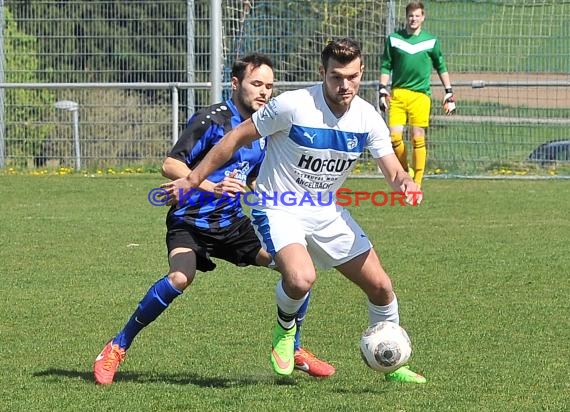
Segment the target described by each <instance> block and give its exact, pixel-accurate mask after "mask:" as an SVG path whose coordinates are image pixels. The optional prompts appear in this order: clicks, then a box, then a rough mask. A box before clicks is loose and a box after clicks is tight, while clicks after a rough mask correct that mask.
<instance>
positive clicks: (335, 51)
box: [321, 37, 362, 70]
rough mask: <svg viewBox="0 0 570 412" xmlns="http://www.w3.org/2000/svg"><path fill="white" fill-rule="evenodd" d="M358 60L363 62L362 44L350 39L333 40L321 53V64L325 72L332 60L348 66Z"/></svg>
mask: <svg viewBox="0 0 570 412" xmlns="http://www.w3.org/2000/svg"><path fill="white" fill-rule="evenodd" d="M357 58H360V59H361V60H362V52H361V50H360V44H359V43H358V42H357V41H356V40H354V39H351V38H349V37H344V38H342V39H335V40H331V41H330V42H328V44H327V45H326V46H325V48H324V49H323V51H322V52H321V63H322V65H323V67H324V68H325V70H326V69H327V66H328V63H329V60H330V59H334V60H336V61H337V62H339V63H342V64H346V63H350V62H351V61H353V60H354V59H357Z"/></svg>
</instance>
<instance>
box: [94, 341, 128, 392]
mask: <svg viewBox="0 0 570 412" xmlns="http://www.w3.org/2000/svg"><path fill="white" fill-rule="evenodd" d="M125 355H126V351H125V350H124V349H122V348H121V347H119V345H117V344H113V340H112V339H111V340H110V341H109V342H107V344H106V345H105V347H104V348H103V350H102V351H101V353H100V354H99V355H97V358H95V363H93V374H94V375H95V382H97V383H98V384H99V385H110V384H111V383H113V378H114V377H115V372H117V368H118V367H119V365H120V364H121V362H122V361H123V360H125Z"/></svg>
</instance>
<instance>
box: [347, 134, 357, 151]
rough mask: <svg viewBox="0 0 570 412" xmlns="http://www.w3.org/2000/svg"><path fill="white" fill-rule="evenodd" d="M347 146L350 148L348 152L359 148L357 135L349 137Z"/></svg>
mask: <svg viewBox="0 0 570 412" xmlns="http://www.w3.org/2000/svg"><path fill="white" fill-rule="evenodd" d="M346 146H347V147H348V150H352V149H354V148H355V147H356V146H358V137H357V136H356V135H352V137H349V138H348V140H347V142H346Z"/></svg>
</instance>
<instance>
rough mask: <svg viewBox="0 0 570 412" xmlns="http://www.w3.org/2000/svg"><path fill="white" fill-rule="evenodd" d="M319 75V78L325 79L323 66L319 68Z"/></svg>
mask: <svg viewBox="0 0 570 412" xmlns="http://www.w3.org/2000/svg"><path fill="white" fill-rule="evenodd" d="M319 74H320V75H321V77H322V78H323V80H324V79H325V67H324V66H320V67H319Z"/></svg>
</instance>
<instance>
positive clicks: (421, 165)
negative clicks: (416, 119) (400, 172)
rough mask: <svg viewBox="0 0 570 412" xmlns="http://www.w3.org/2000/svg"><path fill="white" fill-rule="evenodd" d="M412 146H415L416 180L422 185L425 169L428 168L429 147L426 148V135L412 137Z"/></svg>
mask: <svg viewBox="0 0 570 412" xmlns="http://www.w3.org/2000/svg"><path fill="white" fill-rule="evenodd" d="M412 148H413V154H412V159H413V162H412V164H413V168H414V182H416V184H417V185H419V186H421V185H422V179H423V177H424V169H425V168H426V159H427V149H426V138H425V137H424V136H415V137H413V138H412Z"/></svg>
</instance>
